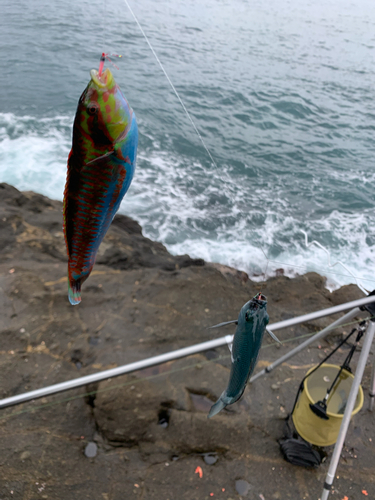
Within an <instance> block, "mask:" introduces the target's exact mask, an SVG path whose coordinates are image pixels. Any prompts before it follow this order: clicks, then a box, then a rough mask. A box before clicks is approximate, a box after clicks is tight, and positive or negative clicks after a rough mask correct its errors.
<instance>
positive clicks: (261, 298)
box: [253, 292, 267, 303]
mask: <svg viewBox="0 0 375 500" xmlns="http://www.w3.org/2000/svg"><path fill="white" fill-rule="evenodd" d="M253 300H255V301H256V302H258V303H262V302H267V297H266V296H265V295H263V294H262V293H261V292H259V293H257V294H256V295H255V297H254V298H253Z"/></svg>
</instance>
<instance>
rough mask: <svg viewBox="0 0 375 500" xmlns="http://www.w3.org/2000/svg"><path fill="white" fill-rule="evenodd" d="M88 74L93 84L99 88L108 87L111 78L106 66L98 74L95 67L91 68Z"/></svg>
mask: <svg viewBox="0 0 375 500" xmlns="http://www.w3.org/2000/svg"><path fill="white" fill-rule="evenodd" d="M90 76H91V79H92V81H93V82H94V83H95V85H97V86H98V87H99V88H100V89H105V88H108V87H109V86H110V85H111V83H112V80H113V76H112V73H111V71H110V70H109V69H108V68H106V69H105V70H104V71H103V72H102V73H101V74H100V75H99V72H98V71H96V69H92V70H91V71H90Z"/></svg>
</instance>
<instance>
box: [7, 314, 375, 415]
mask: <svg viewBox="0 0 375 500" xmlns="http://www.w3.org/2000/svg"><path fill="white" fill-rule="evenodd" d="M373 318H375V316H371V317H369V318H365V319H364V320H362V321H369V320H371V319H373ZM354 324H358V321H350V322H349V323H344V324H342V325H339V326H334V327H332V328H331V330H332V331H333V330H335V329H338V328H343V327H345V326H351V325H354ZM313 335H316V332H313V333H305V334H303V335H299V336H297V337H289V338H287V339H285V340H282V341H280V343H281V344H288V343H290V342H294V341H298V340H302V339H305V338H308V337H312V336H313ZM227 337H229V336H227ZM228 344H229V342H228ZM274 345H277V342H270V343H269V344H265V345H264V344H263V345H262V346H261V349H267V348H268V347H273V346H274ZM228 348H229V345H228ZM229 350H230V348H229ZM230 357H231V354H224V355H220V356H218V357H217V358H215V359H210V360H206V361H199V362H198V363H194V364H192V365H188V366H183V367H182V368H178V369H176V370H169V371H166V372H162V373H158V374H156V375H150V376H149V377H142V378H137V379H133V380H131V381H127V382H123V383H121V384H116V385H112V386H110V387H106V388H104V389H96V390H94V391H90V392H86V393H83V394H78V395H76V396H71V397H69V398H64V399H59V400H58V401H52V402H50V403H45V404H43V405H39V406H34V407H32V408H27V409H26V410H20V411H16V412H12V413H9V414H8V415H2V416H0V421H1V420H5V419H7V418H10V417H15V416H17V415H23V414H26V413H32V412H35V411H37V410H42V409H45V408H49V407H52V406H57V405H59V404H62V403H68V402H70V401H74V400H76V399H80V398H85V397H88V396H94V395H95V394H98V393H102V392H107V391H112V390H114V389H119V388H121V387H126V386H128V385H136V384H139V383H141V382H145V381H147V380H153V379H156V378H159V377H161V376H163V375H170V374H173V373H178V372H181V371H184V370H189V369H192V368H196V367H197V366H204V365H208V364H210V363H216V362H218V361H221V360H226V359H228V358H230ZM128 375H129V374H128ZM88 385H89V384H88Z"/></svg>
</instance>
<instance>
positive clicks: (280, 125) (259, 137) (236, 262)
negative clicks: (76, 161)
mask: <svg viewBox="0 0 375 500" xmlns="http://www.w3.org/2000/svg"><path fill="white" fill-rule="evenodd" d="M128 1H129V4H130V5H131V7H132V8H133V10H134V12H135V14H136V16H137V17H138V19H139V21H140V23H141V24H142V26H143V28H144V30H145V32H146V33H147V35H148V37H149V39H150V42H151V44H152V45H153V47H154V49H155V51H156V53H157V54H158V56H159V58H160V60H161V61H162V63H163V64H164V67H165V69H166V71H167V73H168V75H169V77H170V78H171V80H172V82H173V83H174V85H175V87H176V89H177V90H178V92H179V93H180V95H181V98H182V100H183V101H184V103H185V105H186V107H187V109H188V110H189V112H190V113H191V115H192V117H193V119H194V121H195V123H196V125H197V127H198V129H199V131H200V133H201V134H202V136H203V138H204V141H205V143H206V144H207V146H208V148H209V150H210V151H211V153H212V155H213V157H214V159H215V162H216V166H214V165H213V164H212V163H211V161H210V158H209V156H208V155H207V153H206V151H205V149H204V148H203V146H202V144H201V143H200V141H199V138H198V137H197V135H196V134H195V132H194V129H193V127H192V125H191V123H190V122H189V120H188V118H187V116H186V115H185V113H184V111H183V109H182V107H181V105H180V103H179V102H178V100H177V98H176V96H175V95H174V94H173V92H172V90H171V88H170V86H169V84H168V81H167V79H166V78H165V75H164V74H163V72H162V71H161V69H160V67H159V66H158V64H157V62H156V60H155V58H154V56H153V54H152V52H151V50H150V48H149V47H148V45H147V43H146V42H145V40H144V38H143V36H142V34H141V32H140V30H139V28H138V26H137V25H136V23H135V21H134V19H133V18H132V16H131V14H130V12H129V10H128V9H127V7H126V4H125V3H124V1H123V0H116V1H114V0H106V1H102V2H97V1H96V0H93V1H90V2H88V1H83V0H76V1H75V2H74V3H73V2H67V1H66V0H65V1H64V0H63V1H61V2H58V3H55V4H51V3H50V2H47V1H45V0H34V1H33V2H27V1H26V0H18V1H16V2H12V3H10V2H7V1H5V0H0V8H1V12H2V20H1V25H2V26H1V30H0V47H1V53H2V54H3V59H2V63H3V67H2V82H3V87H2V92H1V94H0V181H3V182H8V183H10V184H13V185H15V186H16V187H18V188H19V189H32V190H34V191H38V192H41V193H43V194H46V195H48V196H50V197H52V198H55V199H62V194H63V189H64V183H65V174H66V159H67V155H68V152H69V149H70V144H71V130H72V123H73V118H74V113H75V109H76V105H77V102H78V98H79V96H80V94H81V92H82V91H83V89H84V88H85V86H86V84H87V82H88V79H89V70H90V69H91V68H97V67H98V62H99V56H100V54H101V52H103V51H105V52H111V53H119V54H122V55H123V57H122V59H121V60H118V61H117V60H116V61H115V62H116V64H117V65H118V67H119V70H116V69H114V68H112V67H111V66H110V67H111V69H112V71H113V73H114V75H115V78H116V80H117V82H118V83H119V85H120V86H121V88H122V90H123V92H124V93H125V95H126V97H127V99H128V101H129V103H130V104H131V106H132V107H133V109H134V111H135V113H136V115H137V119H138V123H139V129H140V140H139V149H138V165H137V170H136V174H135V177H134V180H133V183H132V186H131V188H130V190H129V192H128V194H127V195H126V197H125V199H124V201H123V203H122V206H121V209H120V211H121V212H123V213H126V214H128V215H130V216H131V217H133V218H135V219H137V220H138V221H139V222H140V223H141V224H142V226H143V229H144V234H145V235H147V236H149V237H151V238H153V239H157V240H160V241H162V242H163V243H164V244H165V245H166V246H167V247H168V249H169V250H170V251H171V252H173V253H189V254H190V255H192V256H194V257H203V258H205V259H207V260H211V261H216V262H221V263H224V264H229V265H232V266H234V267H237V268H240V269H244V270H245V271H247V272H248V273H249V274H251V275H252V276H255V278H256V279H260V277H259V276H258V277H257V275H259V274H260V273H262V272H264V271H265V269H266V267H267V274H268V275H272V274H274V273H275V271H276V269H278V268H283V269H284V270H285V272H286V274H288V275H290V276H292V275H294V274H296V273H303V272H306V271H312V270H314V271H317V272H320V273H321V274H324V275H326V276H327V277H328V278H329V283H328V284H329V286H330V287H335V286H337V285H339V284H344V283H350V282H355V280H354V278H353V277H352V276H351V275H350V272H351V273H353V274H354V275H355V276H359V277H361V283H362V284H363V286H365V287H366V288H368V289H372V288H375V280H374V279H373V269H374V267H375V253H374V249H375V247H374V244H375V229H374V223H373V221H374V206H375V201H374V181H375V175H374V166H373V157H374V151H375V142H374V131H375V121H374V119H375V104H374V81H375V78H374V76H375V75H374V73H375V65H374V63H375V59H374V57H375V3H374V2H372V1H371V0H358V1H356V2H353V1H348V0H331V1H329V2H327V1H323V0H316V1H314V2H303V3H302V2H299V1H297V0H269V1H268V2H262V1H261V0H254V1H246V0H207V1H204V2H203V4H202V2H198V1H195V0H187V1H185V2H183V3H182V2H173V1H171V0H163V1H157V2H156V1H153V2H151V1H150V0H139V1H138V2H135V1H134V0H128ZM301 230H303V231H306V232H307V233H308V236H309V239H310V240H311V239H315V240H317V241H318V242H319V243H320V244H322V245H324V246H325V247H326V248H327V249H328V250H329V252H330V255H331V263H335V262H336V261H337V260H340V261H341V262H342V263H343V264H344V265H345V267H346V269H345V268H344V267H342V266H340V265H336V266H335V267H333V268H329V265H328V264H329V261H328V258H327V254H326V252H324V250H322V249H319V248H318V247H316V246H312V247H309V248H306V246H305V240H304V235H303V233H302V232H301ZM265 255H267V256H268V258H269V259H271V260H272V261H271V262H269V263H268V266H267V259H266V257H265ZM348 270H349V271H350V272H348Z"/></svg>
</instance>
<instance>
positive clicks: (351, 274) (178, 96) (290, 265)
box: [124, 0, 375, 294]
mask: <svg viewBox="0 0 375 500" xmlns="http://www.w3.org/2000/svg"><path fill="white" fill-rule="evenodd" d="M124 2H125V4H126V6H127V8H128V9H129V11H130V13H131V15H132V16H133V18H134V20H135V22H136V23H137V25H138V28H139V29H140V31H141V33H142V35H143V37H144V39H145V40H146V42H147V44H148V46H149V48H150V50H151V52H152V53H153V55H154V57H155V59H156V61H157V63H158V64H159V66H160V68H161V69H162V71H163V73H164V75H165V77H166V78H167V80H168V83H169V85H170V86H171V88H172V90H173V92H174V93H175V95H176V97H177V99H178V100H179V102H180V104H181V106H182V108H183V110H184V112H185V113H186V116H187V117H188V119H189V120H190V122H191V124H192V126H193V128H194V130H195V132H196V134H197V136H198V138H199V139H200V141H201V143H202V145H203V147H204V149H205V150H206V152H207V154H208V156H209V157H210V159H211V161H212V164H213V165H214V166H215V167H216V169H217V171H218V172H219V168H218V165H217V163H216V162H215V160H214V158H213V156H212V154H211V152H210V150H209V149H208V147H207V145H206V143H205V142H204V140H203V137H202V135H201V134H200V132H199V130H198V128H197V126H196V125H195V122H194V120H193V119H192V117H191V115H190V113H189V111H188V110H187V108H186V106H185V104H184V102H183V101H182V98H181V97H180V95H179V93H178V92H177V89H176V87H175V86H174V84H173V82H172V80H171V79H170V77H169V75H168V73H167V71H166V69H165V68H164V66H163V64H162V62H161V61H160V59H159V57H158V55H157V54H156V51H155V49H154V48H153V46H152V45H151V42H150V40H149V39H148V37H147V35H146V33H145V31H144V29H143V28H142V26H141V24H140V22H139V20H138V18H137V16H136V15H135V13H134V11H133V9H132V8H131V7H130V5H129V3H128V1H127V0H124ZM232 201H234V200H232ZM301 231H302V233H304V235H305V243H306V247H307V248H309V247H310V246H311V245H313V244H315V245H317V246H318V247H319V248H321V249H322V250H324V251H325V252H326V253H327V255H328V266H329V267H330V268H331V267H335V266H336V265H337V264H340V265H341V266H342V267H343V268H344V269H345V270H346V271H347V272H348V273H349V274H350V276H347V275H343V274H339V273H334V272H330V274H332V275H336V276H346V277H352V278H354V280H355V282H356V285H357V286H358V288H359V289H360V290H361V291H362V292H364V293H366V294H368V291H367V290H366V289H365V288H364V287H363V286H362V285H361V284H360V283H359V282H358V280H365V281H372V280H369V279H364V278H359V277H357V276H355V275H354V274H353V273H352V272H351V271H350V269H348V268H347V267H346V266H345V264H343V263H342V262H341V261H337V262H335V263H334V264H331V255H330V252H329V251H328V250H327V249H326V248H325V247H324V246H323V245H321V244H320V243H319V242H318V241H316V240H313V241H312V242H310V243H308V239H307V233H306V232H305V231H303V230H301ZM260 249H261V250H262V252H263V254H264V256H265V257H266V259H267V263H266V270H265V272H264V281H266V273H267V270H268V265H269V263H270V262H274V263H279V264H282V265H288V266H289V267H292V268H294V267H296V268H297V267H302V266H295V265H293V264H283V263H281V262H277V261H274V260H272V259H270V258H268V256H267V255H266V253H265V251H264V250H263V247H262V246H260ZM301 256H302V255H301ZM318 270H320V271H322V270H323V268H319V267H318ZM324 272H325V273H326V271H324ZM374 281H375V280H374Z"/></svg>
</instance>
